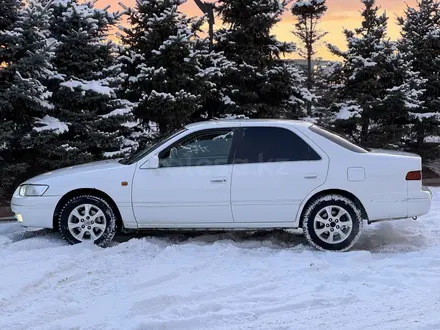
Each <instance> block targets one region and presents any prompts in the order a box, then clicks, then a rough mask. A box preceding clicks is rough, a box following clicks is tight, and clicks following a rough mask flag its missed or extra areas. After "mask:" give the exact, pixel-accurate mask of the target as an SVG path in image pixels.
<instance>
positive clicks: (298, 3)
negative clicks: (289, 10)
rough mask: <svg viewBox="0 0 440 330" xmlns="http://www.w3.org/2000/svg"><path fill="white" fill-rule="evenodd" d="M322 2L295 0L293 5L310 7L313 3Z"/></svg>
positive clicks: (318, 2) (320, 1)
mask: <svg viewBox="0 0 440 330" xmlns="http://www.w3.org/2000/svg"><path fill="white" fill-rule="evenodd" d="M322 3H324V0H297V1H296V2H295V3H294V4H293V7H310V6H315V5H320V4H322Z"/></svg>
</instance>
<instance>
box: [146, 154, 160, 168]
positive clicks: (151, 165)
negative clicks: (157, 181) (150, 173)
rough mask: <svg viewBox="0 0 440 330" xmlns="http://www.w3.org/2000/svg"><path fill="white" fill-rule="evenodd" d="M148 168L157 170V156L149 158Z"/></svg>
mask: <svg viewBox="0 0 440 330" xmlns="http://www.w3.org/2000/svg"><path fill="white" fill-rule="evenodd" d="M148 168H159V157H158V156H157V155H153V156H151V158H150V159H149V160H148Z"/></svg>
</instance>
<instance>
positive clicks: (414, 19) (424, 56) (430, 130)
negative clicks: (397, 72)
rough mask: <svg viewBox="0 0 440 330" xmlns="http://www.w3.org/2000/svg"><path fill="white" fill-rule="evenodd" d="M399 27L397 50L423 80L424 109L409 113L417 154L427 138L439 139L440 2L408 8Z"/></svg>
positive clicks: (425, 0)
mask: <svg viewBox="0 0 440 330" xmlns="http://www.w3.org/2000/svg"><path fill="white" fill-rule="evenodd" d="M398 23H399V25H400V27H401V39H400V40H399V42H398V48H399V50H400V52H401V53H402V54H403V56H404V57H405V58H406V59H408V60H409V61H411V63H412V69H413V71H416V72H419V73H420V77H421V78H423V79H425V80H426V82H425V83H424V84H423V89H424V93H423V94H422V96H421V98H420V99H421V101H423V105H422V106H421V107H419V108H415V109H413V110H411V124H412V129H411V133H412V138H413V141H415V145H416V148H417V149H419V150H420V149H421V147H422V146H423V144H424V142H425V139H426V138H429V137H430V136H439V135H440V110H439V109H440V2H439V1H438V0H419V1H417V6H416V8H413V7H409V6H407V8H406V10H405V13H404V16H402V17H399V18H398ZM426 156H438V155H429V154H426Z"/></svg>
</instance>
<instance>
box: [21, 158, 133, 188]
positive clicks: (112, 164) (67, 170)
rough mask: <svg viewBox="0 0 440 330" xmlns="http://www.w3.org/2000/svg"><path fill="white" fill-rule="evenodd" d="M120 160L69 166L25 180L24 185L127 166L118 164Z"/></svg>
mask: <svg viewBox="0 0 440 330" xmlns="http://www.w3.org/2000/svg"><path fill="white" fill-rule="evenodd" d="M119 160H120V159H110V160H101V161H97V162H91V163H85V164H80V165H75V166H69V167H64V168H60V169H58V170H54V171H50V172H47V173H43V174H40V175H38V176H35V177H33V178H31V179H29V180H27V181H26V182H25V183H37V182H44V181H45V180H47V179H52V178H55V177H60V176H65V175H72V174H73V175H75V174H84V173H90V172H95V171H105V170H109V169H114V168H118V167H124V166H127V165H123V164H121V163H119Z"/></svg>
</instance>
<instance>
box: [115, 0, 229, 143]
mask: <svg viewBox="0 0 440 330" xmlns="http://www.w3.org/2000/svg"><path fill="white" fill-rule="evenodd" d="M182 3H183V1H182V0H138V1H136V7H135V8H134V9H133V8H125V10H126V14H127V16H128V22H129V26H128V27H120V29H121V34H120V39H121V42H122V43H123V44H124V45H125V46H126V47H124V48H123V49H122V52H121V54H120V57H119V59H118V66H119V70H120V72H121V74H120V78H121V79H120V80H121V86H122V87H121V89H122V90H124V91H125V97H126V98H127V99H128V100H130V101H131V102H133V104H134V113H135V114H136V116H137V118H138V119H139V120H140V122H141V123H142V125H143V127H144V129H145V130H146V131H147V132H148V131H150V133H151V130H154V128H155V127H158V129H159V132H158V133H159V135H164V134H167V133H168V132H170V131H173V130H175V129H176V128H179V127H180V126H182V125H183V124H186V123H187V122H190V121H193V120H197V119H200V118H204V117H212V116H214V114H215V113H216V112H217V111H218V108H219V107H221V105H222V104H223V103H225V102H227V98H226V97H225V96H224V93H223V89H222V87H221V86H219V85H218V84H219V83H221V77H222V75H223V72H224V71H225V70H230V65H229V63H228V61H226V59H225V58H224V56H222V54H219V53H215V52H211V51H210V50H209V40H208V39H207V38H200V36H199V34H200V32H201V26H202V24H203V22H204V19H203V18H202V19H199V18H198V19H196V18H191V17H187V16H186V15H185V14H183V13H182V12H181V11H180V10H179V6H180V5H181V4H182ZM141 143H142V142H141Z"/></svg>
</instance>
